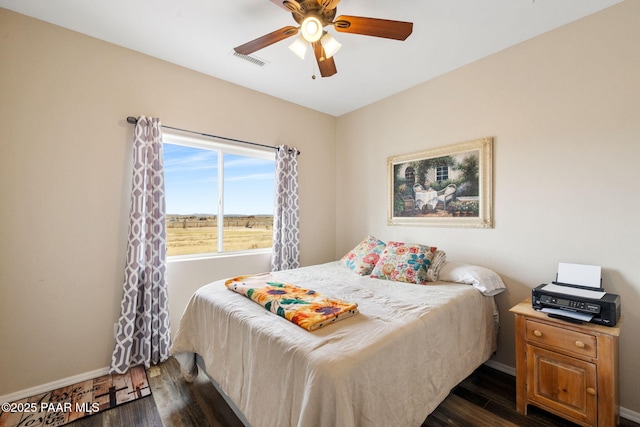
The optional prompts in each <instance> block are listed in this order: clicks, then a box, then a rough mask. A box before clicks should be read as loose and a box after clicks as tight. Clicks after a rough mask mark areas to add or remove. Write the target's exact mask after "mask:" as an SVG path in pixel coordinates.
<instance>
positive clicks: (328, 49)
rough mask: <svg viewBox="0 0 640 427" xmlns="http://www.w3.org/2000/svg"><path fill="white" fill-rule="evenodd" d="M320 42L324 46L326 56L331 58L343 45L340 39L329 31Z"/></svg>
mask: <svg viewBox="0 0 640 427" xmlns="http://www.w3.org/2000/svg"><path fill="white" fill-rule="evenodd" d="M320 42H321V43H322V47H323V48H324V53H325V58H331V57H332V56H333V55H335V53H336V52H337V51H338V50H340V48H341V47H342V45H341V44H340V43H339V42H338V40H336V39H335V38H334V37H333V36H332V35H331V34H329V33H325V35H324V36H322V39H321V40H320Z"/></svg>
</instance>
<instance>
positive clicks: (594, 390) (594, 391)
mask: <svg viewBox="0 0 640 427" xmlns="http://www.w3.org/2000/svg"><path fill="white" fill-rule="evenodd" d="M587 394H590V395H591V396H595V395H596V389H595V388H593V387H587Z"/></svg>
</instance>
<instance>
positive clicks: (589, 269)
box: [531, 263, 621, 326]
mask: <svg viewBox="0 0 640 427" xmlns="http://www.w3.org/2000/svg"><path fill="white" fill-rule="evenodd" d="M600 275H601V268H600V267H599V266H592V265H581V264H568V263H560V264H559V265H558V274H557V275H556V280H555V281H553V282H552V283H550V284H542V285H539V286H537V287H536V288H534V289H533V290H532V291H531V292H532V294H531V302H532V306H533V308H534V309H535V310H538V311H542V312H545V313H547V314H548V315H549V316H550V317H555V318H560V319H563V320H567V321H570V322H577V323H582V322H591V323H596V324H599V325H605V326H615V325H616V323H617V322H618V320H619V319H620V309H621V304H620V296H619V295H616V294H611V293H608V292H605V291H604V289H603V288H602V279H601V277H600Z"/></svg>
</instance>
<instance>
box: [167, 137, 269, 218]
mask: <svg viewBox="0 0 640 427" xmlns="http://www.w3.org/2000/svg"><path fill="white" fill-rule="evenodd" d="M164 168H165V191H166V203H167V214H174V215H192V214H208V215H215V214H217V200H218V183H217V182H218V152H217V151H214V150H205V149H201V148H194V147H186V146H182V145H175V144H164ZM224 181H225V182H224V196H225V198H224V214H225V215H273V199H274V185H275V165H274V161H272V160H263V159H256V158H251V157H243V156H237V155H232V154H225V155H224Z"/></svg>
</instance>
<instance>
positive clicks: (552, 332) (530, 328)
mask: <svg viewBox="0 0 640 427" xmlns="http://www.w3.org/2000/svg"><path fill="white" fill-rule="evenodd" d="M526 336H527V340H528V341H531V342H535V343H540V344H544V345H548V346H551V347H555V348H557V349H559V350H564V351H567V352H570V353H575V354H579V355H584V356H588V357H597V355H598V352H597V340H596V337H595V336H593V335H589V334H584V333H581V332H576V331H572V330H568V329H564V328H562V327H556V326H551V325H547V324H546V323H540V322H536V321H533V320H527V335H526Z"/></svg>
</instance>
